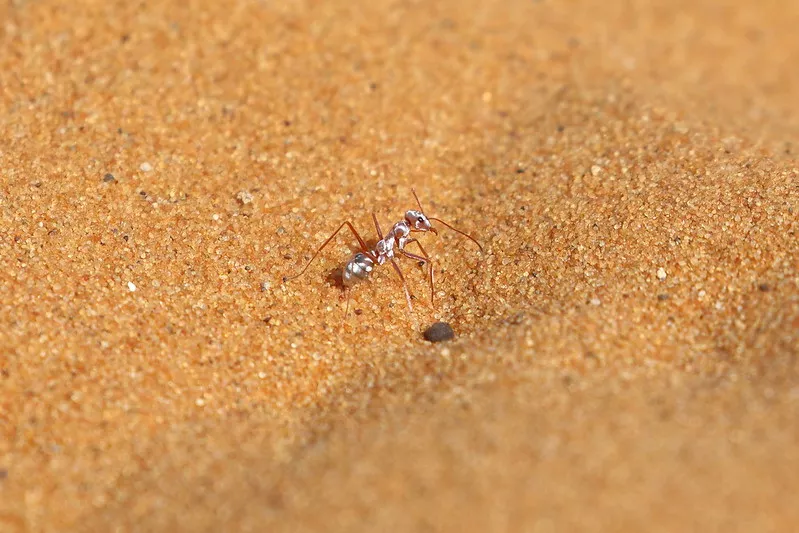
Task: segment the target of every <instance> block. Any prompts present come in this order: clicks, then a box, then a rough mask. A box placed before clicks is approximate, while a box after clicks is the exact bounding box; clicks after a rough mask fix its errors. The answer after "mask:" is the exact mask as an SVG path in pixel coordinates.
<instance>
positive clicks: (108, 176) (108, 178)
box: [103, 174, 115, 183]
mask: <svg viewBox="0 0 799 533" xmlns="http://www.w3.org/2000/svg"><path fill="white" fill-rule="evenodd" d="M114 179H115V178H114V175H113V174H106V175H105V176H103V181H104V182H106V183H108V182H109V181H114Z"/></svg>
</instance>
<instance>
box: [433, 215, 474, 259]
mask: <svg viewBox="0 0 799 533" xmlns="http://www.w3.org/2000/svg"><path fill="white" fill-rule="evenodd" d="M427 218H428V220H435V221H436V222H439V223H441V224H443V225H445V226H446V227H448V228H449V229H451V230H452V231H454V232H456V233H460V234H461V235H463V236H464V237H466V238H467V239H469V240H470V241H472V242H473V243H475V244H476V245H477V247H478V248H480V251H481V252H482V251H483V247H482V246H481V245H480V243H479V242H477V239H475V238H474V237H472V236H471V235H469V234H468V233H466V232H463V231H461V230H459V229H458V228H454V227H452V226H450V225H449V224H447V223H446V222H444V221H443V220H441V219H440V218H434V217H427Z"/></svg>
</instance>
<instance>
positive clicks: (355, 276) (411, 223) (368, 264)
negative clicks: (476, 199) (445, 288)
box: [283, 189, 483, 316]
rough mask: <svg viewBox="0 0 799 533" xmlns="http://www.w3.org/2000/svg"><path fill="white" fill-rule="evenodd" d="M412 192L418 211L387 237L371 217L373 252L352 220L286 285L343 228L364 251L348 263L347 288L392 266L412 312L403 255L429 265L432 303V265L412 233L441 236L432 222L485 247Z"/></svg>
mask: <svg viewBox="0 0 799 533" xmlns="http://www.w3.org/2000/svg"><path fill="white" fill-rule="evenodd" d="M411 192H412V193H413V197H414V198H415V199H416V205H418V206H419V209H418V210H416V209H411V210H409V211H406V212H405V217H404V218H403V219H402V220H400V221H399V222H397V223H396V224H394V225H393V226H392V227H391V230H390V231H389V232H388V233H387V234H386V235H385V236H384V235H383V232H382V230H381V229H380V224H379V223H378V221H377V216H376V215H375V214H374V213H372V220H374V223H375V229H376V230H377V237H378V239H379V240H378V241H377V243H376V244H375V246H374V248H371V249H370V248H369V247H368V246H367V245H366V242H365V241H364V240H363V239H362V238H361V236H360V234H358V231H357V230H356V229H355V227H354V226H353V225H352V223H351V222H350V221H349V220H347V221H344V222H343V223H342V224H341V226H339V227H338V229H337V230H336V231H334V232H333V234H332V235H331V236H330V237H328V238H327V240H326V241H325V242H323V243H322V245H321V246H320V247H319V248H318V249H317V250H316V252H315V253H314V254H313V257H311V259H310V261H308V264H306V265H305V268H303V269H302V270H301V271H300V272H299V273H298V274H295V275H293V276H289V277H286V276H284V277H283V281H284V282H286V281H290V280H293V279H295V278H298V277H300V276H302V275H303V274H304V273H305V271H306V270H308V267H309V266H311V263H312V262H313V260H314V259H316V256H317V255H319V252H321V251H322V249H323V248H324V247H325V246H327V245H328V243H330V241H332V240H333V238H334V237H335V236H336V235H338V232H340V231H341V230H342V229H344V227H348V228H349V229H350V231H351V232H352V234H353V235H355V238H356V239H357V240H358V244H359V245H360V249H361V251H360V252H358V253H356V254H355V255H353V256H352V257H351V258H350V260H349V261H347V264H345V265H344V268H343V270H342V274H341V281H342V283H343V284H344V287H345V288H348V287H351V286H353V285H355V284H356V283H360V282H361V281H364V280H365V279H367V278H368V277H369V274H371V272H372V270H374V267H375V265H383V264H385V263H386V262H390V263H391V266H393V267H394V271H395V272H396V273H397V275H398V276H399V278H400V281H402V288H403V289H404V290H405V299H406V300H407V302H408V309H409V310H410V311H411V312H413V304H412V303H411V294H410V292H409V291H408V284H407V283H406V282H405V276H404V275H403V274H402V270H401V269H400V267H399V265H398V264H397V261H395V257H396V256H395V252H399V254H400V255H402V256H404V257H407V258H408V259H413V260H414V261H417V262H418V263H419V265H420V266H424V265H427V267H428V270H429V273H430V274H429V275H430V302H431V303H433V301H434V298H435V288H434V279H433V261H432V259H430V256H429V255H428V254H427V252H426V251H425V249H424V247H423V246H422V243H421V242H419V240H418V239H416V238H414V237H411V233H425V232H428V231H429V232H430V233H433V234H434V235H438V230H436V228H434V227H433V225H432V223H431V221H435V222H438V223H439V224H441V225H443V226H446V227H447V228H449V229H451V230H452V231H455V232H456V233H460V234H461V235H463V236H464V237H466V238H467V239H470V240H471V241H472V242H474V243H475V244H476V245H477V247H478V248H479V249H480V252H481V253H482V252H483V247H482V246H481V245H480V243H479V242H477V240H475V239H474V238H473V237H472V236H471V235H469V234H467V233H464V232H463V231H461V230H459V229H457V228H454V227H452V226H451V225H450V224H447V223H446V222H444V221H443V220H441V219H440V218H434V217H428V216H427V215H425V214H424V209H422V203H421V202H420V201H419V197H418V196H417V195H416V191H415V190H414V189H411ZM410 244H415V245H416V246H417V247H418V248H419V252H421V255H418V254H415V253H412V252H409V251H408V250H406V249H405V248H406V246H408V245H410ZM347 309H348V310H349V295H348V297H347ZM345 316H346V315H345Z"/></svg>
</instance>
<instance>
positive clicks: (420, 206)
mask: <svg viewBox="0 0 799 533" xmlns="http://www.w3.org/2000/svg"><path fill="white" fill-rule="evenodd" d="M411 192H412V193H413V197H414V198H416V205H418V206H419V211H421V212H422V213H424V209H422V202H420V201H419V197H418V196H416V189H414V188H413V187H411Z"/></svg>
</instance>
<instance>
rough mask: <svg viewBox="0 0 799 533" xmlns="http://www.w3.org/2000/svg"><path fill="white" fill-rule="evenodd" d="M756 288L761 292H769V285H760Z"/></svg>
mask: <svg viewBox="0 0 799 533" xmlns="http://www.w3.org/2000/svg"><path fill="white" fill-rule="evenodd" d="M757 288H758V289H760V291H761V292H768V291H770V290H771V285H769V284H768V283H761V284H760V285H758V286H757Z"/></svg>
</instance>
